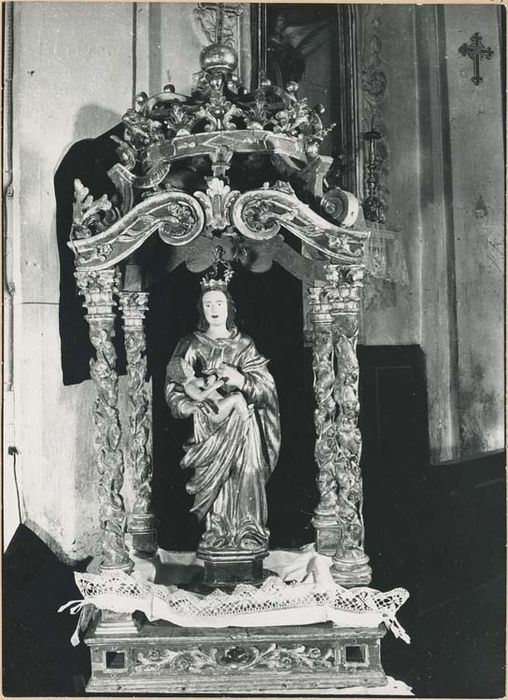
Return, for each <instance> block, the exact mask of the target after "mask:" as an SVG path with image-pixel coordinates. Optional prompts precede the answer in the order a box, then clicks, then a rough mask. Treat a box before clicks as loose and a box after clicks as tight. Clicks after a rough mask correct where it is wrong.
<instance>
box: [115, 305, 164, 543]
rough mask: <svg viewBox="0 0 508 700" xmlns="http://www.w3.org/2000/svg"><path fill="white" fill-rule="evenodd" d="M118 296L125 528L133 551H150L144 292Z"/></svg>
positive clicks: (153, 534)
mask: <svg viewBox="0 0 508 700" xmlns="http://www.w3.org/2000/svg"><path fill="white" fill-rule="evenodd" d="M118 296H119V301H120V310H121V312H122V317H123V327H124V336H125V354H126V357H127V377H128V384H127V395H128V399H129V403H128V421H129V432H128V436H127V442H126V465H127V469H128V471H129V476H130V478H131V479H132V486H133V491H134V500H133V504H132V511H131V513H129V516H128V528H127V529H128V532H129V534H130V535H131V537H132V547H133V549H134V550H135V551H137V552H143V553H147V554H154V553H155V552H156V551H157V538H156V531H155V527H154V515H153V513H152V509H151V500H152V484H151V481H152V472H153V462H152V455H151V450H150V445H151V441H150V438H151V430H152V412H151V402H150V397H149V393H148V385H147V383H146V374H147V360H146V339H145V332H144V326H143V321H144V318H145V313H146V311H147V309H148V292H120V294H119V295H118Z"/></svg>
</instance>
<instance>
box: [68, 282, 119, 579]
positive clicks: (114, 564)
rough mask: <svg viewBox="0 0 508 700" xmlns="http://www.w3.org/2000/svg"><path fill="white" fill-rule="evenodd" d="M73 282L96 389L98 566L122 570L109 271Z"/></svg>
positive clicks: (112, 317) (114, 355)
mask: <svg viewBox="0 0 508 700" xmlns="http://www.w3.org/2000/svg"><path fill="white" fill-rule="evenodd" d="M76 280H77V284H78V288H79V290H80V292H81V294H83V295H84V297H85V306H86V307H87V310H88V314H87V316H86V319H87V321H88V324H89V328H90V340H91V342H92V345H93V347H94V349H95V353H96V356H95V358H92V359H91V360H90V375H91V378H92V379H93V381H94V383H95V386H96V388H97V398H96V400H95V404H94V408H93V419H94V423H95V425H96V428H97V437H96V450H97V475H98V494H99V508H100V518H101V525H102V562H101V566H102V567H103V568H127V567H128V566H129V557H128V554H127V551H126V549H125V542H124V532H125V509H124V503H123V499H122V496H121V490H122V486H123V454H122V451H121V449H120V439H121V428H120V420H119V413H118V375H117V373H116V368H115V366H116V352H115V348H114V345H113V343H112V338H113V336H114V314H113V313H112V310H113V303H114V302H113V289H114V285H115V272H114V271H113V270H107V271H104V272H92V273H86V272H77V273H76Z"/></svg>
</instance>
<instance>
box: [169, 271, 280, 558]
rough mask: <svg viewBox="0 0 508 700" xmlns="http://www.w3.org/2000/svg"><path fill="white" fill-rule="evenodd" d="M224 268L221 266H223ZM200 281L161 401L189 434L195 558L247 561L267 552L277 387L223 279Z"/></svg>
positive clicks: (276, 451)
mask: <svg viewBox="0 0 508 700" xmlns="http://www.w3.org/2000/svg"><path fill="white" fill-rule="evenodd" d="M226 265H227V263H226ZM217 269H218V268H217V265H216V266H215V268H214V272H213V274H212V275H208V277H207V278H205V279H203V280H202V281H201V295H200V297H199V301H198V314H199V320H198V324H197V329H196V330H195V331H194V332H192V333H190V334H189V335H187V336H185V337H184V338H182V339H181V340H180V341H179V343H178V344H177V347H176V349H175V351H174V353H173V357H172V359H171V360H170V362H169V364H168V368H167V375H166V385H165V396H166V401H167V403H168V405H169V408H170V410H171V412H172V414H173V416H174V417H175V418H188V417H189V416H192V418H193V424H194V430H193V435H192V437H191V439H190V440H189V442H188V443H187V444H186V445H185V446H184V449H185V454H184V457H183V459H182V461H181V466H182V467H183V468H184V469H190V470H192V474H191V477H190V479H189V481H188V483H187V491H188V492H189V493H190V494H192V495H193V496H194V504H193V506H192V509H191V510H192V512H194V513H195V514H196V516H197V518H198V519H199V520H200V521H204V524H205V530H204V533H203V536H202V538H201V542H200V545H199V548H198V556H201V557H202V558H204V559H205V565H206V560H207V559H208V560H210V559H211V560H212V561H213V559H214V555H215V556H216V557H218V558H220V557H224V556H226V557H227V556H229V557H230V561H231V562H234V561H235V560H236V561H248V560H249V557H253V558H255V557H256V556H259V554H260V553H261V554H262V555H264V554H266V553H267V552H268V537H269V532H268V529H267V527H266V523H267V515H268V513H267V504H266V493H265V484H266V482H267V480H268V478H269V476H270V474H271V473H272V471H273V469H274V467H275V465H276V463H277V458H278V455H279V448H280V419H279V406H278V399H277V391H276V388H275V382H274V380H273V377H272V375H271V374H270V371H269V370H268V360H267V359H266V358H265V357H263V356H262V355H261V354H260V353H259V352H258V350H257V349H256V346H255V345H254V342H253V341H252V339H251V338H250V337H249V336H248V335H246V334H244V333H241V332H240V331H239V330H238V329H237V327H236V326H235V323H234V320H235V313H236V309H235V304H234V302H233V299H232V297H231V295H230V293H229V290H228V287H227V283H228V281H229V279H230V277H231V275H232V270H231V268H230V267H229V268H228V269H227V270H226V275H225V277H226V279H218V277H219V275H218V273H217Z"/></svg>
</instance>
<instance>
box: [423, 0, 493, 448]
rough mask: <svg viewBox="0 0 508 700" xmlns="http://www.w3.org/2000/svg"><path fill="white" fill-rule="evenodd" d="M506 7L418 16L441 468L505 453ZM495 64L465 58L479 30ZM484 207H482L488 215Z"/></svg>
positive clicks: (430, 363)
mask: <svg viewBox="0 0 508 700" xmlns="http://www.w3.org/2000/svg"><path fill="white" fill-rule="evenodd" d="M499 12H500V9H499V8H495V7H490V6H485V5H483V6H473V5H468V6H454V7H452V6H442V7H436V6H427V7H419V8H417V9H416V22H415V29H416V45H417V58H418V98H419V112H420V132H419V144H420V169H421V191H420V209H419V215H420V225H421V235H422V246H423V255H422V272H421V275H422V307H421V329H422V330H421V343H422V347H423V349H424V352H425V356H426V363H427V386H428V402H429V414H430V425H429V428H430V442H431V451H432V460H433V461H434V462H439V461H445V460H454V459H461V458H464V457H471V456H474V455H477V454H481V453H483V452H488V451H491V450H496V449H502V448H503V446H504V431H503V424H504V421H503V415H504V379H503V378H504V368H503V363H504V350H503V348H504V338H503V328H504V324H503V318H504V284H503V270H504V249H503V238H504V181H503V173H504V152H503V131H502V129H503V122H502V92H501V79H500V76H501V65H500V56H501V47H500V44H499V37H500V34H499V32H500V24H499V19H500V18H499ZM476 31H478V32H480V34H481V35H482V36H483V38H484V43H485V46H491V47H492V49H493V50H494V56H493V58H492V59H491V60H489V61H482V64H481V72H482V74H483V76H484V78H483V81H482V82H481V83H480V85H478V86H475V85H474V84H473V83H472V81H471V77H472V76H473V63H472V61H471V60H470V59H469V58H467V57H464V56H462V55H461V54H460V52H459V47H460V46H461V45H462V44H464V43H468V42H469V41H470V37H471V36H472V35H473V34H474V33H475V32H476ZM484 207H485V208H484Z"/></svg>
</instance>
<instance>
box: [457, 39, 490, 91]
mask: <svg viewBox="0 0 508 700" xmlns="http://www.w3.org/2000/svg"><path fill="white" fill-rule="evenodd" d="M470 41H471V43H470V44H468V43H466V42H464V43H463V44H462V46H461V47H460V48H459V52H460V53H461V54H462V55H463V56H469V58H470V59H471V60H472V61H473V70H474V75H473V77H472V78H471V81H472V82H473V83H474V84H475V85H479V84H480V83H481V82H483V78H482V77H481V76H480V61H481V60H482V59H484V58H487V59H490V58H492V56H493V55H494V51H493V50H492V49H491V48H490V46H489V47H487V48H485V46H484V45H483V44H482V37H481V36H480V34H479V33H478V32H475V33H474V34H473V36H472V37H471V40H470Z"/></svg>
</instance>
